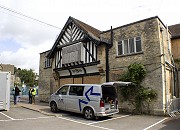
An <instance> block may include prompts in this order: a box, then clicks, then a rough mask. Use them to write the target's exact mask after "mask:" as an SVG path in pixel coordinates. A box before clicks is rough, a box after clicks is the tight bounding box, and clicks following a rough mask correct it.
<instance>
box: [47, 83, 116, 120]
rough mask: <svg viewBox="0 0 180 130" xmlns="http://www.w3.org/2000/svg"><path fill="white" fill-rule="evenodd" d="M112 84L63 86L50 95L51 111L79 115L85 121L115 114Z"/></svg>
mask: <svg viewBox="0 0 180 130" xmlns="http://www.w3.org/2000/svg"><path fill="white" fill-rule="evenodd" d="M114 84H115V83H112V82H111V83H104V84H101V85H98V84H65V85H63V86H62V87H60V88H59V89H58V90H57V91H56V92H55V93H53V94H52V95H51V97H50V101H49V105H50V107H51V111H52V112H57V111H58V109H60V110H65V111H71V112H76V113H81V114H83V115H84V117H85V118H86V119H93V118H94V117H100V116H110V115H113V114H116V113H118V112H119V109H118V101H117V93H116V88H115V86H114ZM116 84H118V83H116Z"/></svg>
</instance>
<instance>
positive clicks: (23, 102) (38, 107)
mask: <svg viewBox="0 0 180 130" xmlns="http://www.w3.org/2000/svg"><path fill="white" fill-rule="evenodd" d="M10 107H23V108H26V109H30V110H33V111H37V112H40V113H42V114H45V115H48V116H56V117H57V116H62V115H60V114H59V113H58V114H56V113H53V112H51V109H50V107H49V103H47V102H40V101H39V100H38V97H36V102H35V104H29V101H28V96H23V97H21V98H20V100H19V101H18V102H17V104H16V105H14V103H13V98H11V103H10Z"/></svg>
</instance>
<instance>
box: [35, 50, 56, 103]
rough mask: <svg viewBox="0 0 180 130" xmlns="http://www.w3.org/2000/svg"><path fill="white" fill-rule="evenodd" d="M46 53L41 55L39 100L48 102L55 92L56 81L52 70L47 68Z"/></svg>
mask: <svg viewBox="0 0 180 130" xmlns="http://www.w3.org/2000/svg"><path fill="white" fill-rule="evenodd" d="M46 53H47V52H45V53H41V54H40V66H39V99H40V101H45V102H48V100H49V97H50V95H51V94H52V92H53V91H54V90H53V88H54V86H55V80H54V78H53V75H52V68H45V56H46Z"/></svg>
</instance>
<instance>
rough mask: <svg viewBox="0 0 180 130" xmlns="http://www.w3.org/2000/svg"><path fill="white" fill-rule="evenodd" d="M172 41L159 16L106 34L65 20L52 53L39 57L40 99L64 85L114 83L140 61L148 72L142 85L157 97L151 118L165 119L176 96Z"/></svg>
mask: <svg viewBox="0 0 180 130" xmlns="http://www.w3.org/2000/svg"><path fill="white" fill-rule="evenodd" d="M170 36H171V33H170V32H169V31H168V30H167V28H166V27H165V25H164V24H163V23H162V21H161V20H160V19H159V18H158V17H157V16H156V17H151V18H148V19H144V20H141V21H137V22H134V23H130V24H127V25H124V26H120V27H117V28H111V29H110V30H107V31H99V30H98V29H95V28H93V27H92V26H89V25H88V24H86V23H83V22H81V21H79V20H77V19H74V18H72V17H69V19H68V20H67V22H66V24H65V26H64V27H63V29H62V31H61V32H60V34H59V36H58V38H57V40H56V41H55V43H54V45H53V46H52V49H51V50H48V51H46V52H42V53H40V72H39V98H40V100H42V101H48V99H49V96H50V94H51V93H53V92H55V91H56V90H57V89H58V88H59V86H61V85H63V84H66V83H72V84H74V83H80V84H81V83H87V84H89V83H96V84H99V83H103V82H108V81H117V80H118V79H119V76H120V75H121V74H122V73H123V72H124V71H126V70H127V67H128V66H129V65H130V64H132V63H134V62H138V63H142V64H144V65H145V67H146V69H147V72H148V73H147V76H146V78H145V79H144V81H143V83H142V85H143V86H146V87H149V88H153V89H155V91H156V92H157V93H158V98H157V100H156V101H155V102H154V103H153V105H152V106H151V113H152V114H155V115H159V114H160V115H163V114H165V113H166V111H167V102H168V100H170V99H171V98H172V97H173V96H178V95H175V94H177V93H175V92H174V91H175V90H177V89H176V88H175V86H174V84H175V83H174V74H173V72H174V71H173V68H172V66H173V64H172V55H171V51H169V50H171V47H170V46H171V40H170ZM119 107H125V108H126V107H128V106H127V104H124V103H120V104H119Z"/></svg>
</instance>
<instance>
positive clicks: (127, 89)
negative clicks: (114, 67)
mask: <svg viewBox="0 0 180 130" xmlns="http://www.w3.org/2000/svg"><path fill="white" fill-rule="evenodd" d="M145 76H146V69H145V67H144V65H142V64H140V63H134V64H131V65H129V66H128V71H127V72H126V73H124V74H123V75H122V76H121V77H120V81H126V82H133V83H135V84H136V85H135V86H122V87H121V88H120V94H121V96H122V98H123V99H122V100H123V101H129V102H130V103H132V105H134V106H135V110H136V112H137V113H142V111H143V110H142V106H143V105H145V106H147V108H148V111H149V105H150V103H151V101H152V100H153V99H155V98H156V96H157V94H156V92H155V90H153V89H150V88H145V87H143V86H141V85H140V84H141V82H142V81H143V79H144V78H145Z"/></svg>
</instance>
